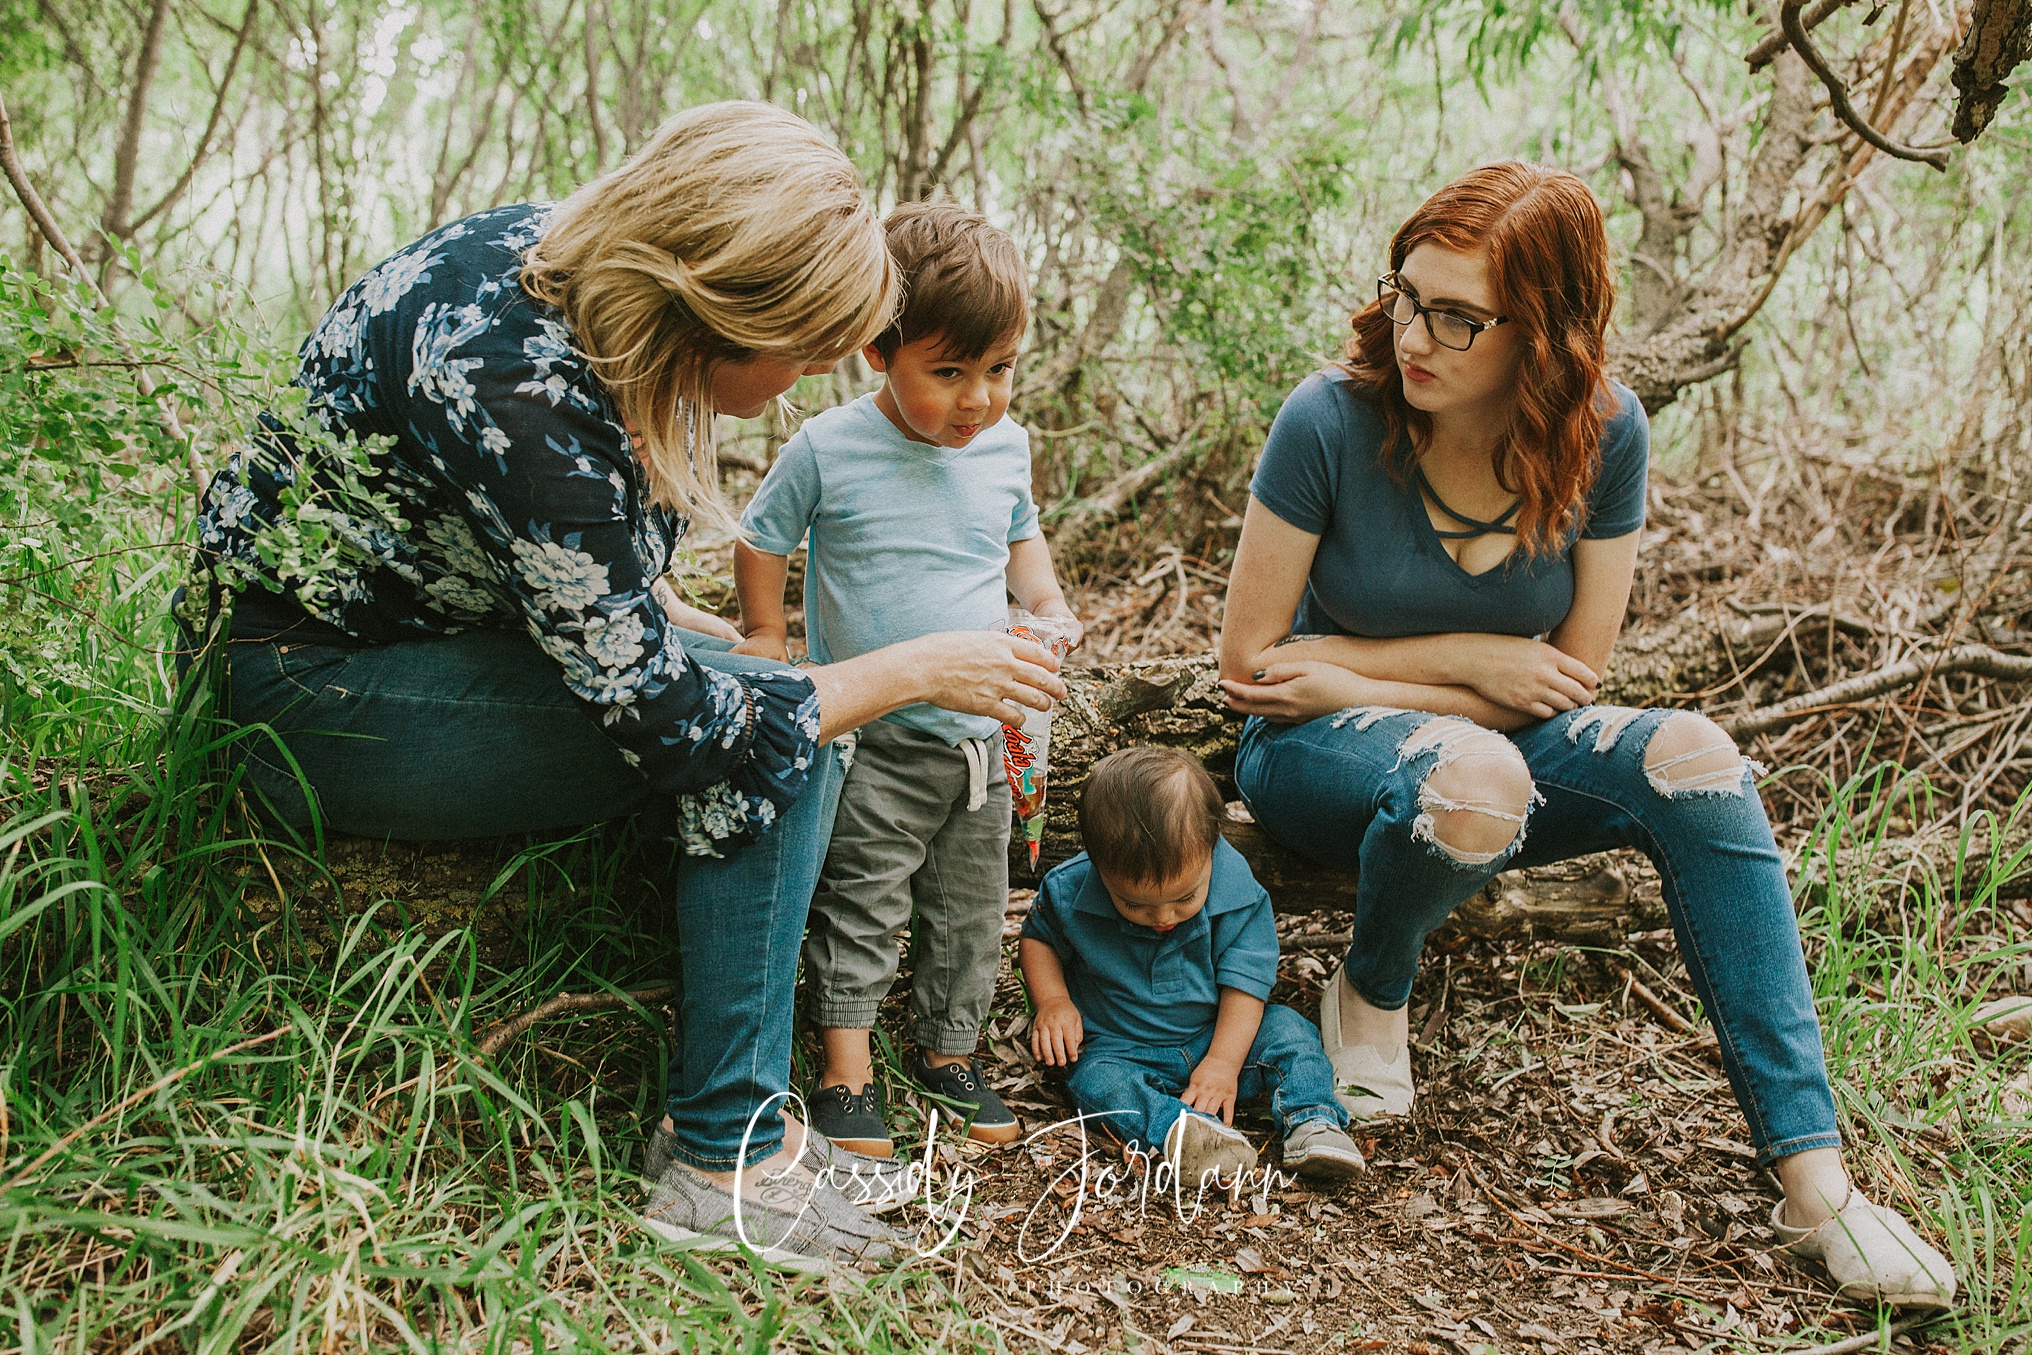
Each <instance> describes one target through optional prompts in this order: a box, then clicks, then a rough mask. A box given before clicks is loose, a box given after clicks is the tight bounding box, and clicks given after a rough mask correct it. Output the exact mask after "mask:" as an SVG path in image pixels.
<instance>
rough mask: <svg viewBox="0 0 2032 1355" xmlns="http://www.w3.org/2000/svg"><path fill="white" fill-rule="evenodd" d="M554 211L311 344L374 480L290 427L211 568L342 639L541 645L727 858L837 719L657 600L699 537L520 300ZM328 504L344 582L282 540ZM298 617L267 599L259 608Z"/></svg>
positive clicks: (225, 509) (358, 309) (492, 216)
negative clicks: (299, 557) (695, 646)
mask: <svg viewBox="0 0 2032 1355" xmlns="http://www.w3.org/2000/svg"><path fill="white" fill-rule="evenodd" d="M548 212H549V207H548V205H534V206H532V205H523V206H516V207H501V208H497V209H495V210H493V211H489V212H482V213H480V214H478V215H476V216H470V217H467V218H465V219H464V220H463V221H455V222H453V223H451V224H450V225H448V226H444V227H442V228H440V229H438V230H435V231H432V232H431V233H430V234H429V235H426V236H424V237H423V238H422V239H421V240H419V241H417V242H416V243H415V244H413V245H411V246H409V247H408V248H407V249H404V250H402V251H401V252H400V253H398V254H396V255H395V256H393V257H392V258H390V259H388V260H387V261H385V262H384V263H382V264H381V265H380V266H379V267H377V268H375V269H374V270H373V271H372V272H370V273H368V274H367V275H366V276H365V277H363V278H361V279H360V280H359V281H358V282H356V283H354V284H353V285H352V286H351V287H350V288H348V289H347V290H346V292H345V293H344V294H343V295H342V296H340V297H339V299H338V301H337V302H336V303H335V304H334V305H333V306H332V308H331V310H330V311H329V312H327V313H326V315H325V317H324V319H323V320H322V321H321V322H319V324H318V326H317V328H316V329H315V330H313V331H312V332H311V335H310V337H309V338H308V339H307V340H306V341H305V342H304V345H303V348H302V350H301V357H302V360H303V365H302V369H301V371H300V372H299V373H298V375H297V378H296V383H297V384H298V385H300V386H302V387H304V389H305V390H306V391H307V392H308V395H309V401H308V403H309V407H310V410H311V412H312V413H313V414H314V415H315V416H316V417H317V418H318V419H319V420H320V421H321V422H322V423H323V424H324V426H325V427H326V428H327V429H329V430H331V431H332V432H334V433H337V434H340V435H342V436H344V435H348V434H350V435H353V436H354V437H356V438H357V439H358V440H359V442H360V443H361V444H362V445H363V446H362V450H361V455H362V456H363V457H364V460H365V467H364V469H359V468H356V467H354V466H350V465H347V464H344V463H343V460H342V458H341V457H340V456H339V455H338V454H336V453H332V452H330V451H326V452H324V453H321V454H310V455H306V454H305V453H304V452H303V451H302V450H301V448H302V447H303V445H304V444H303V443H301V442H299V441H298V440H296V439H294V438H292V437H290V436H288V435H287V434H286V433H283V432H281V431H280V425H277V424H274V423H273V421H271V423H270V435H269V436H268V437H265V438H261V439H257V448H256V449H255V450H253V451H251V452H247V453H242V454H241V455H240V456H237V457H235V458H234V459H233V461H232V463H231V464H230V465H229V466H228V467H227V468H226V469H225V470H224V471H222V472H221V473H220V474H219V475H218V476H217V477H216V478H215V479H214V480H213V481H212V486H211V490H210V492H209V494H208V495H207V497H206V500H205V504H204V507H203V511H202V512H201V514H200V516H199V518H198V523H197V535H198V544H199V547H200V554H201V556H202V557H204V559H205V561H206V563H208V564H214V565H216V564H220V563H222V562H223V563H224V565H225V567H224V568H223V569H221V570H220V571H219V572H220V573H221V574H224V575H225V576H227V577H231V578H236V579H247V578H249V577H252V578H255V579H258V580H261V581H263V582H267V583H269V584H271V585H273V586H276V587H279V588H280V589H282V590H284V594H285V595H286V596H287V597H288V598H292V599H294V602H293V603H287V604H285V605H288V606H290V607H291V609H292V610H293V609H294V606H295V605H297V604H300V605H301V607H302V609H303V611H304V612H305V613H307V614H308V615H309V616H310V617H311V618H314V619H315V621H316V622H320V623H323V625H325V626H330V627H332V628H333V634H332V638H333V639H334V640H335V641H347V640H349V641H350V642H352V643H356V644H358V643H366V644H387V643H392V642H395V641H398V640H412V639H417V638H420V637H422V636H426V635H449V634H453V633H455V632H458V631H461V630H466V629H470V628H473V627H497V628H502V629H516V630H522V631H525V632H526V633H527V634H528V635H529V636H530V637H531V638H532V639H534V640H535V641H536V643H537V644H538V645H540V646H542V648H543V651H544V652H545V653H546V654H548V655H549V656H550V657H551V658H552V659H555V660H556V661H557V665H558V673H559V677H560V680H561V681H562V682H563V683H564V685H565V687H566V688H567V689H568V690H569V691H570V692H571V693H572V695H573V696H575V697H576V698H578V700H579V702H580V703H581V705H583V707H584V708H585V710H586V712H587V713H588V714H589V715H591V716H592V717H593V718H594V719H595V720H596V721H597V722H598V724H599V725H600V727H601V728H602V729H604V730H605V731H606V732H607V733H608V734H609V735H610V736H611V737H612V738H613V739H614V741H615V743H616V744H617V745H619V747H620V751H621V756H622V757H624V758H626V759H627V760H628V762H629V763H630V764H632V765H634V766H635V767H638V768H640V769H641V771H642V774H643V775H644V776H645V777H646V778H647V779H648V781H649V784H650V786H651V787H652V788H653V789H655V790H658V791H661V792H664V793H666V794H668V795H670V796H672V797H674V798H675V800H676V807H677V813H676V816H675V817H676V820H677V823H678V829H677V831H678V836H679V837H680V838H681V839H682V841H683V843H684V845H685V848H686V850H687V851H690V852H692V853H694V854H701V855H713V856H717V855H719V854H721V849H722V848H731V847H734V846H738V845H740V844H741V843H743V842H745V841H748V840H750V839H752V838H754V837H755V836H757V835H759V834H761V833H763V832H766V831H767V830H768V829H769V827H770V826H771V824H773V823H774V821H775V819H776V816H777V815H778V814H779V813H781V812H782V811H783V810H784V809H785V808H786V807H787V806H789V804H790V803H791V802H792V801H794V800H795V799H796V798H797V797H798V795H799V794H800V793H801V792H802V791H803V789H804V785H805V781H806V778H807V777H808V775H809V773H810V770H811V764H812V758H813V755H814V751H815V748H816V745H817V739H818V698H817V695H816V693H815V692H814V690H813V688H812V684H811V681H810V679H808V678H807V677H805V676H804V675H802V674H800V673H797V672H794V671H789V670H786V671H784V672H780V673H765V674H760V675H753V676H739V677H736V676H732V675H729V674H725V673H720V672H716V671H712V670H708V669H704V668H701V667H700V666H699V665H697V664H696V663H694V662H692V661H691V660H690V659H689V658H687V657H686V655H685V652H684V649H683V648H682V646H681V645H680V644H679V642H678V638H677V632H676V630H675V628H673V627H672V626H671V625H670V624H669V622H668V619H667V618H666V616H665V614H664V612H663V608H662V607H661V606H660V605H659V604H658V602H657V601H656V599H655V598H654V597H653V596H652V594H651V591H650V590H651V585H653V584H654V583H655V582H656V580H657V579H658V578H659V577H661V575H662V574H663V573H664V571H665V570H666V569H667V568H668V567H669V564H670V560H671V553H672V551H673V550H674V549H675V547H676V545H677V542H678V540H679V539H680V538H681V537H682V536H683V534H684V530H685V528H686V527H687V526H688V525H689V524H688V521H687V520H686V519H685V518H684V517H682V516H680V515H676V514H673V513H671V512H669V511H668V510H666V509H662V508H658V507H655V506H653V505H652V504H651V503H650V502H649V495H648V487H647V484H646V482H645V480H644V475H643V471H642V469H641V466H640V464H639V463H638V461H637V460H636V458H635V456H634V455H633V454H632V452H631V450H630V446H629V439H628V435H627V433H626V431H625V430H624V429H623V428H622V426H621V417H620V414H619V412H618V410H617V409H616V408H615V406H614V404H613V402H612V400H611V399H610V398H609V397H608V395H607V392H606V390H605V388H604V387H603V386H602V385H601V384H600V382H599V381H598V380H597V379H596V378H595V377H594V375H593V372H592V370H591V367H590V364H589V363H588V362H587V361H586V359H585V358H584V357H583V356H582V355H581V354H580V353H579V352H578V350H577V348H576V345H575V344H574V341H573V335H572V332H571V330H570V329H569V328H567V327H566V325H565V323H564V320H563V317H562V316H561V315H560V314H559V313H557V312H556V311H555V310H553V309H552V308H550V307H548V306H546V305H544V304H542V303H540V302H537V301H535V300H533V299H532V298H531V297H530V296H529V295H528V294H527V293H526V292H524V291H523V290H522V288H521V285H520V282H519V278H520V275H521V269H522V257H523V255H524V254H525V253H526V252H527V251H528V249H529V248H530V246H531V245H532V244H534V243H535V241H536V239H537V237H538V235H539V234H540V233H541V232H542V229H543V223H544V220H545V218H546V216H547V215H548ZM369 439H375V441H372V442H370V441H369ZM349 483H350V484H351V485H352V486H354V487H359V486H364V487H365V489H366V491H367V492H366V493H360V492H349V491H348V484H349ZM305 502H310V503H312V504H313V505H314V506H315V511H314V512H312V513H310V514H309V515H308V518H309V521H310V522H312V523H313V524H315V526H316V527H317V529H318V532H319V536H320V538H321V539H323V540H326V541H328V542H335V543H336V552H335V556H336V562H335V563H334V552H332V551H331V550H329V549H328V550H326V551H325V552H324V553H323V554H321V555H319V557H318V563H317V565H316V566H315V567H314V568H309V569H305V568H301V567H299V568H298V569H297V570H296V571H294V572H292V570H291V569H290V567H289V560H290V552H288V551H286V550H285V551H278V550H277V549H276V547H275V545H274V541H275V540H276V539H277V538H276V536H275V533H274V532H273V531H272V529H273V528H274V527H275V525H276V524H278V523H282V522H284V521H285V520H286V519H287V518H288V517H289V515H290V514H289V509H288V507H287V506H288V505H292V504H294V505H297V507H296V508H295V510H294V512H295V516H296V518H297V519H298V520H303V519H304V518H305V517H306V514H305V512H304V510H303V508H302V507H301V505H302V504H303V503H305ZM327 533H328V535H327ZM278 560H280V561H281V563H280V564H279V565H278V563H277V561H278ZM277 600H278V599H277V595H275V594H267V595H265V596H264V595H263V594H261V592H260V591H259V589H258V587H257V590H256V593H255V596H252V597H249V598H247V599H246V601H245V602H243V604H242V608H243V610H248V609H252V608H254V607H260V608H262V609H264V610H265V609H267V608H270V607H272V606H274V605H275V603H276V601H277ZM318 629H319V630H322V627H318Z"/></svg>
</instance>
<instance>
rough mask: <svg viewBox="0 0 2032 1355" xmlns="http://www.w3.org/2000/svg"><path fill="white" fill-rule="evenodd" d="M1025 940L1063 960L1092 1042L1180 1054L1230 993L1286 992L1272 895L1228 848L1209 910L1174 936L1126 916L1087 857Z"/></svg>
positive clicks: (1057, 886)
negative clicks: (1095, 1038) (1280, 979)
mask: <svg viewBox="0 0 2032 1355" xmlns="http://www.w3.org/2000/svg"><path fill="white" fill-rule="evenodd" d="M1023 935H1025V936H1027V937H1029V938H1031V939H1032V940H1035V941H1042V942H1044V944H1046V945H1047V946H1050V947H1051V948H1052V950H1053V951H1055V952H1057V954H1058V962H1059V964H1061V965H1062V966H1064V968H1065V986H1066V989H1067V991H1068V992H1070V993H1071V994H1072V1005H1073V1006H1075V1007H1077V1008H1079V1014H1080V1021H1081V1023H1082V1024H1083V1025H1084V1026H1085V1028H1086V1031H1087V1033H1088V1035H1090V1036H1091V1035H1099V1036H1104V1037H1108V1038H1112V1039H1117V1040H1125V1041H1128V1042H1130V1043H1132V1044H1138V1045H1154V1046H1156V1047H1159V1048H1167V1049H1175V1048H1178V1047H1180V1046H1183V1045H1186V1044H1190V1043H1191V1042H1192V1041H1193V1040H1194V1039H1195V1038H1196V1037H1198V1036H1199V1035H1201V1034H1204V1033H1205V1032H1206V1031H1207V1030H1208V1029H1209V1028H1210V1027H1212V1025H1213V1024H1214V1020H1215V1018H1216V1017H1218V1016H1219V1015H1220V1005H1221V992H1220V990H1221V989H1223V988H1234V989H1238V990H1240V991H1242V992H1244V993H1247V994H1249V996H1251V997H1257V998H1262V999H1264V1000H1265V1001H1267V1000H1268V999H1269V997H1270V990H1271V989H1272V988H1274V987H1276V986H1277V921H1276V919H1275V918H1274V917H1272V916H1271V912H1270V896H1269V895H1268V894H1267V893H1265V892H1264V890H1263V886H1262V885H1260V884H1257V883H1256V877H1255V876H1254V875H1252V874H1250V873H1249V863H1248V862H1247V861H1244V860H1243V859H1242V854H1241V853H1240V852H1238V851H1236V850H1235V849H1234V848H1233V847H1230V846H1229V845H1228V844H1227V842H1226V841H1225V840H1224V841H1221V842H1217V843H1215V844H1214V876H1213V882H1212V884H1211V885H1210V886H1209V887H1208V889H1207V901H1206V907H1204V908H1202V909H1200V910H1199V911H1198V912H1197V913H1194V914H1193V915H1192V916H1191V917H1189V918H1187V919H1186V920H1185V921H1183V922H1181V923H1179V924H1178V925H1177V926H1176V927H1173V928H1172V929H1171V930H1170V931H1168V932H1160V931H1158V930H1157V929H1156V928H1154V927H1145V926H1144V925H1142V924H1141V923H1138V922H1131V921H1130V920H1129V919H1128V918H1126V917H1123V916H1122V915H1121V913H1119V912H1117V911H1116V909H1115V904H1114V900H1112V899H1110V898H1109V897H1108V889H1107V886H1106V885H1104V884H1102V883H1101V873H1100V872H1099V871H1097V870H1095V869H1094V867H1093V863H1092V862H1090V861H1089V860H1087V854H1086V853H1085V852H1081V853H1080V854H1079V855H1078V856H1075V857H1074V858H1073V859H1072V860H1070V861H1067V862H1066V863H1065V864H1063V865H1061V866H1058V867H1057V868H1055V869H1054V870H1052V871H1051V872H1050V873H1049V874H1048V875H1046V876H1045V877H1044V886H1043V888H1041V889H1039V890H1038V891H1037V902H1036V903H1035V904H1034V905H1033V906H1032V907H1031V909H1030V916H1029V917H1028V918H1027V919H1025V920H1024V923H1023Z"/></svg>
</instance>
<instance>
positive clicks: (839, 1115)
mask: <svg viewBox="0 0 2032 1355" xmlns="http://www.w3.org/2000/svg"><path fill="white" fill-rule="evenodd" d="M811 1125H812V1128H814V1129H816V1130H818V1132H819V1133H820V1134H823V1135H824V1136H825V1137H826V1138H828V1139H831V1140H832V1141H833V1142H834V1143H837V1144H838V1145H839V1146H840V1147H842V1148H845V1149H846V1150H847V1151H848V1152H853V1153H865V1154H867V1155H868V1156H869V1157H889V1156H891V1155H892V1154H894V1153H895V1151H896V1148H895V1145H894V1144H892V1143H891V1142H890V1141H889V1125H888V1123H887V1122H886V1121H885V1120H884V1119H883V1118H882V1093H881V1091H880V1089H878V1088H877V1087H876V1085H875V1084H874V1083H872V1082H870V1083H869V1084H868V1085H867V1086H865V1087H863V1088H861V1090H860V1091H858V1092H855V1091H850V1090H849V1089H847V1088H846V1087H820V1088H817V1089H816V1090H814V1091H813V1092H812V1094H811Z"/></svg>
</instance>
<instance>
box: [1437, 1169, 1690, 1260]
mask: <svg viewBox="0 0 2032 1355" xmlns="http://www.w3.org/2000/svg"><path fill="white" fill-rule="evenodd" d="M1467 1169H1468V1175H1469V1176H1472V1177H1474V1178H1475V1184H1476V1185H1478V1186H1480V1187H1481V1188H1482V1194H1484V1195H1486V1196H1488V1197H1489V1199H1491V1200H1492V1201H1494V1202H1495V1205H1496V1208H1498V1209H1500V1210H1502V1211H1503V1212H1504V1213H1505V1214H1507V1215H1509V1216H1510V1221H1511V1222H1512V1223H1514V1224H1516V1225H1517V1226H1518V1227H1519V1228H1522V1229H1524V1230H1525V1231H1526V1232H1528V1233H1530V1234H1531V1235H1532V1236H1533V1237H1536V1238H1537V1239H1538V1240H1539V1241H1541V1242H1550V1243H1551V1244H1552V1245H1553V1246H1555V1247H1557V1248H1559V1249H1560V1250H1561V1251H1564V1252H1571V1253H1573V1254H1574V1255H1575V1256H1578V1257H1579V1258H1580V1259H1581V1260H1583V1261H1586V1262H1589V1263H1590V1264H1593V1265H1597V1266H1608V1267H1609V1268H1610V1269H1612V1270H1617V1271H1621V1272H1622V1273H1623V1274H1625V1275H1641V1276H1643V1277H1644V1278H1645V1279H1647V1280H1655V1281H1657V1282H1658V1283H1659V1284H1662V1285H1665V1286H1667V1287H1668V1288H1676V1287H1677V1286H1676V1285H1675V1284H1674V1282H1673V1281H1672V1280H1671V1279H1668V1278H1667V1277H1666V1276H1663V1275H1660V1274H1658V1273H1656V1272H1655V1271H1649V1270H1645V1269H1644V1268H1643V1267H1642V1266H1632V1265H1626V1264H1624V1263H1623V1262H1621V1261H1618V1260H1616V1258H1615V1257H1613V1256H1596V1255H1595V1254H1594V1253H1593V1252H1591V1251H1588V1250H1587V1249H1585V1248H1583V1247H1576V1246H1574V1245H1573V1244H1572V1243H1571V1242H1562V1241H1560V1240H1559V1239H1558V1238H1556V1237H1554V1236H1553V1235H1552V1234H1550V1233H1546V1232H1541V1231H1540V1230H1539V1229H1538V1228H1537V1227H1536V1226H1535V1225H1534V1224H1532V1222H1531V1221H1530V1220H1529V1219H1527V1218H1525V1217H1524V1216H1523V1215H1522V1214H1519V1213H1518V1212H1517V1211H1516V1210H1514V1209H1512V1208H1511V1207H1510V1206H1509V1205H1508V1204H1507V1203H1505V1202H1504V1200H1503V1197H1502V1196H1500V1195H1498V1194H1497V1193H1496V1192H1495V1191H1493V1190H1491V1189H1490V1188H1489V1183H1488V1182H1487V1181H1484V1180H1483V1179H1482V1174H1481V1173H1480V1172H1478V1171H1476V1170H1475V1164H1474V1163H1473V1162H1469V1163H1468V1164H1467ZM1497 1240H1498V1241H1501V1240H1502V1239H1501V1238H1498V1239H1497Z"/></svg>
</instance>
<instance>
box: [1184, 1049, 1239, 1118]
mask: <svg viewBox="0 0 2032 1355" xmlns="http://www.w3.org/2000/svg"><path fill="white" fill-rule="evenodd" d="M1240 1074H1241V1070H1240V1069H1238V1068H1230V1067H1227V1066H1226V1065H1224V1064H1220V1063H1216V1062H1214V1060H1212V1059H1206V1060H1204V1061H1202V1062H1201V1063H1200V1065H1199V1067H1197V1068H1195V1069H1193V1070H1192V1081H1191V1082H1189V1083H1187V1084H1186V1088H1185V1095H1183V1096H1181V1097H1179V1098H1178V1099H1179V1100H1181V1101H1183V1102H1185V1104H1187V1105H1188V1106H1191V1107H1192V1108H1193V1109H1194V1110H1196V1111H1199V1112H1200V1113H1201V1114H1203V1115H1218V1116H1220V1117H1221V1123H1222V1124H1233V1123H1234V1122H1235V1084H1236V1083H1237V1081H1239V1079H1240Z"/></svg>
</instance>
